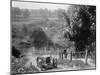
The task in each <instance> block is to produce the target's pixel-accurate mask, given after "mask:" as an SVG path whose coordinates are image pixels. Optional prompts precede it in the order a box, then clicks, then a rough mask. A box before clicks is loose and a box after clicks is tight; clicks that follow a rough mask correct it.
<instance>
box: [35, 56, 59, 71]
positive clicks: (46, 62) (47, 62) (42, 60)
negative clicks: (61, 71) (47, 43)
mask: <svg viewBox="0 0 100 75" xmlns="http://www.w3.org/2000/svg"><path fill="white" fill-rule="evenodd" d="M36 61H37V66H38V67H39V68H40V69H41V71H43V70H47V69H53V68H57V59H56V58H53V57H52V56H49V55H44V56H41V57H37V59H36Z"/></svg>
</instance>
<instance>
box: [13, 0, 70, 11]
mask: <svg viewBox="0 0 100 75" xmlns="http://www.w3.org/2000/svg"><path fill="white" fill-rule="evenodd" d="M12 7H19V8H23V9H25V8H27V9H40V8H44V9H45V8H47V9H49V10H55V9H58V8H61V9H65V10H67V9H68V7H69V5H63V4H48V3H36V2H21V1H12Z"/></svg>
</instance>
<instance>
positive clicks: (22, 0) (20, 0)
mask: <svg viewBox="0 0 100 75" xmlns="http://www.w3.org/2000/svg"><path fill="white" fill-rule="evenodd" d="M12 1H16V2H31V3H44V4H58V5H79V6H80V5H87V6H95V7H96V19H97V6H96V5H90V4H72V3H56V2H42V1H28V0H27V1H26V0H25V1H24V0H10V73H11V52H12V18H11V15H12V13H11V11H12ZM96 22H97V20H96ZM96 25H97V24H96ZM96 33H97V26H96ZM96 36H97V34H96ZM96 38H97V37H96ZM96 44H97V42H96ZM96 46H97V45H96ZM95 60H96V61H95V68H91V69H77V70H61V71H49V72H33V73H14V74H41V73H53V72H72V71H87V70H96V69H97V48H96V54H95ZM12 74H13V73H12Z"/></svg>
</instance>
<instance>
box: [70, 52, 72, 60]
mask: <svg viewBox="0 0 100 75" xmlns="http://www.w3.org/2000/svg"><path fill="white" fill-rule="evenodd" d="M70 61H72V51H71V52H70Z"/></svg>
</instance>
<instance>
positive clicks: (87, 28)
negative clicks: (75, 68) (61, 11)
mask: <svg viewBox="0 0 100 75" xmlns="http://www.w3.org/2000/svg"><path fill="white" fill-rule="evenodd" d="M73 12H74V13H73V14H71V17H69V19H70V27H69V28H70V31H69V33H65V35H66V34H68V37H69V38H70V41H74V42H75V47H76V51H82V50H83V51H84V50H85V49H86V48H87V47H89V45H90V44H91V43H92V42H95V40H96V30H95V26H96V7H95V6H76V7H75V6H74V9H73ZM67 17H68V16H67ZM70 32H71V33H70Z"/></svg>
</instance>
